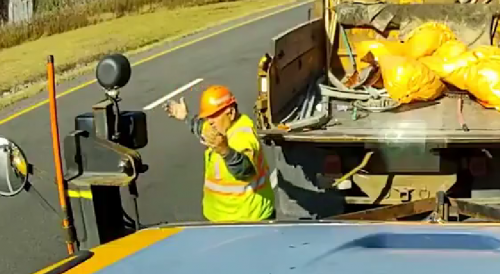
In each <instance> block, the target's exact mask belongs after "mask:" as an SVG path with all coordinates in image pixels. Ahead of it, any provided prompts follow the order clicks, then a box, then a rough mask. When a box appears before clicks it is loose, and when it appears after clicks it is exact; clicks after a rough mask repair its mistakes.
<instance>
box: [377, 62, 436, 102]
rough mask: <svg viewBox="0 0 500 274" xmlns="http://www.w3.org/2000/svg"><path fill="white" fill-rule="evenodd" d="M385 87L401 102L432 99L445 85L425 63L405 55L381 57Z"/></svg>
mask: <svg viewBox="0 0 500 274" xmlns="http://www.w3.org/2000/svg"><path fill="white" fill-rule="evenodd" d="M379 59H380V60H379V65H380V69H381V71H382V78H383V80H384V87H385V88H386V89H387V93H388V94H389V96H390V97H391V98H392V99H394V100H397V101H399V102H401V103H410V102H413V101H430V100H434V99H436V98H438V97H439V96H440V95H441V94H442V93H443V91H444V89H445V85H444V83H443V82H441V80H440V79H439V77H438V76H437V75H436V74H435V73H434V72H432V70H430V69H429V68H428V67H426V66H425V65H424V64H422V63H420V62H419V61H417V60H413V59H411V58H408V57H404V56H390V55H385V56H381V57H380V58H379Z"/></svg>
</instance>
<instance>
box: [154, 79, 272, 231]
mask: <svg viewBox="0 0 500 274" xmlns="http://www.w3.org/2000/svg"><path fill="white" fill-rule="evenodd" d="M164 110H165V111H166V112H167V113H168V114H169V116H170V117H174V118H176V119H178V120H181V121H186V123H187V124H188V125H189V127H190V129H191V132H192V133H194V134H195V135H196V136H197V137H198V138H200V140H201V142H202V144H204V145H205V146H206V147H207V148H206V150H205V184H204V187H203V215H204V216H205V218H206V219H207V220H209V221H211V222H244V221H260V220H269V219H274V218H275V210H274V192H273V189H272V187H271V184H270V180H269V168H268V166H267V161H266V159H265V157H264V152H263V148H262V145H261V143H260V141H259V138H258V136H257V134H256V132H255V128H254V124H253V121H252V120H251V119H250V118H249V117H248V116H247V115H245V114H242V113H240V112H238V105H237V102H236V99H235V98H234V96H233V94H232V93H231V91H230V90H229V89H228V88H227V87H225V86H211V87H209V88H208V89H206V90H205V91H204V92H203V94H202V95H201V100H200V112H199V114H198V115H197V116H190V115H189V114H188V109H187V107H186V104H185V103H184V99H183V98H181V99H180V101H179V102H175V101H169V102H167V104H165V105H164Z"/></svg>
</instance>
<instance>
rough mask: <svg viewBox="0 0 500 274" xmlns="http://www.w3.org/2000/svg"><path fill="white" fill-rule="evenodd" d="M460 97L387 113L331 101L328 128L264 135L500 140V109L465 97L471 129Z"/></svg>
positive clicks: (300, 138) (329, 138)
mask: <svg viewBox="0 0 500 274" xmlns="http://www.w3.org/2000/svg"><path fill="white" fill-rule="evenodd" d="M457 101H458V99H456V98H449V97H443V98H441V99H439V100H436V101H433V102H421V103H412V104H408V105H403V106H400V107H399V108H397V109H395V110H392V111H388V112H380V113H373V112H366V111H360V110H358V116H359V118H358V119H357V120H353V114H352V111H351V110H349V111H342V110H338V109H337V106H338V105H339V104H340V105H345V104H346V102H341V101H336V100H334V101H332V103H331V117H332V119H331V120H330V121H329V122H328V124H327V125H326V126H325V127H322V128H320V129H313V130H306V131H302V132H284V131H282V130H274V129H271V130H263V131H260V133H261V134H262V135H267V136H273V135H275V134H279V135H280V136H282V137H280V138H283V139H285V140H289V141H294V140H295V141H313V142H332V141H337V142H376V143H378V142H419V143H420V142H438V143H447V144H452V143H464V142H465V143H478V142H479V143H483V142H484V143H497V142H498V143H500V112H498V111H496V110H494V109H485V108H484V107H482V106H481V105H480V104H478V103H477V102H475V101H473V100H471V99H464V103H463V108H462V116H463V118H464V121H465V123H466V124H467V126H468V128H469V131H467V132H466V131H464V130H463V129H462V128H461V127H460V123H459V115H458V111H457V108H458V103H457Z"/></svg>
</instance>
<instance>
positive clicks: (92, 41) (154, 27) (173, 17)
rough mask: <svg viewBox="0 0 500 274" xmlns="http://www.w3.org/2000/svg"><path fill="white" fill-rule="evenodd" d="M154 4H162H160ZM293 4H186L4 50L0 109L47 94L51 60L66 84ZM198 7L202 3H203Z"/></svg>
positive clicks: (266, 0) (248, 0) (275, 0)
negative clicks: (107, 59)
mask: <svg viewBox="0 0 500 274" xmlns="http://www.w3.org/2000/svg"><path fill="white" fill-rule="evenodd" d="M101 1H102V0H101ZM120 1H124V0H120ZM130 1H132V0H130ZM140 1H143V2H144V1H149V0H140ZM151 1H152V0H151ZM155 1H156V2H158V3H159V0H155ZM292 1H293V0H239V1H224V2H221V1H218V2H219V3H216V4H209V5H202V6H193V5H192V4H189V3H194V1H191V2H190V1H183V2H184V4H185V5H188V7H177V8H171V6H170V7H155V8H154V11H151V12H142V13H137V14H133V15H132V14H130V15H125V16H121V17H120V18H115V19H113V20H106V21H105V22H101V23H99V24H94V25H89V26H86V27H82V28H79V29H76V30H72V31H67V32H62V33H59V34H54V35H51V36H45V37H41V38H39V39H37V40H34V41H29V42H25V43H22V44H20V45H18V46H15V47H11V48H7V49H3V50H1V51H0V62H1V63H2V67H3V68H4V69H3V70H2V77H1V78H0V91H1V92H2V98H0V108H4V107H6V106H8V105H11V104H13V103H15V102H17V101H19V100H22V99H24V98H27V97H31V96H32V95H35V94H37V93H39V92H40V91H42V90H43V89H44V87H45V78H46V65H45V64H46V58H47V56H48V55H50V54H53V55H54V58H55V65H56V72H57V73H58V75H57V77H56V78H57V81H58V82H61V81H64V80H68V79H72V78H75V77H76V76H78V75H81V74H83V73H85V72H88V71H89V70H92V69H93V68H94V65H95V61H96V60H97V59H99V58H101V57H102V56H103V55H106V54H109V53H112V52H122V53H126V52H130V51H132V50H137V49H141V48H143V47H145V46H148V45H151V44H154V43H162V42H165V41H168V40H172V39H176V38H179V37H182V36H185V35H187V34H189V33H193V32H195V31H199V30H202V29H204V28H207V27H209V26H212V25H216V24H218V23H221V22H225V21H229V20H231V19H235V18H238V17H241V16H244V15H249V14H251V13H253V12H256V11H258V10H262V9H267V8H270V7H273V6H277V5H280V4H284V3H288V2H292ZM170 2H172V3H174V2H181V0H172V1H170ZM197 2H198V3H200V0H198V1H197ZM202 2H205V3H207V2H213V0H212V1H211V0H203V1H202ZM186 3H187V4H186ZM68 20H70V19H68ZM54 24H59V23H54ZM54 29H56V28H54ZM33 39H34V38H33ZM261 42H262V43H267V42H268V41H261Z"/></svg>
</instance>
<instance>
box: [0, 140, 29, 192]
mask: <svg viewBox="0 0 500 274" xmlns="http://www.w3.org/2000/svg"><path fill="white" fill-rule="evenodd" d="M28 169H29V164H28V160H27V159H26V156H25V155H24V152H23V151H22V150H21V148H20V147H19V146H18V145H16V144H15V143H14V142H12V141H10V140H9V139H7V138H4V137H0V196H7V197H9V196H14V195H17V194H19V192H21V191H22V190H23V188H24V186H25V185H26V183H27V182H28V173H29V170H28Z"/></svg>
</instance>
